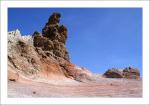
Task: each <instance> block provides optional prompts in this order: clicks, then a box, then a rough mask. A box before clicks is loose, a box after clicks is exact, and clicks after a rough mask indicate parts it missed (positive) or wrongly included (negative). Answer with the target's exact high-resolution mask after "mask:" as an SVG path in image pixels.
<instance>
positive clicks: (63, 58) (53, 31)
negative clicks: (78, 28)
mask: <svg viewBox="0 0 150 105" xmlns="http://www.w3.org/2000/svg"><path fill="white" fill-rule="evenodd" d="M60 17H61V15H60V14H59V13H53V14H52V15H51V16H50V18H49V20H48V22H47V23H46V25H45V27H44V28H43V30H42V33H39V32H34V33H33V35H32V36H22V35H21V33H20V31H19V30H16V31H12V32H8V62H9V65H8V66H11V68H12V67H13V69H14V70H15V71H16V72H17V73H18V74H19V75H24V76H25V77H27V78H30V79H37V78H43V79H47V80H50V79H65V78H70V79H73V80H77V81H82V82H83V81H85V80H92V76H91V75H92V74H91V73H90V71H88V70H85V69H83V68H80V69H79V68H76V66H74V65H72V64H71V63H70V59H69V53H68V51H67V49H66V47H65V43H66V40H67V28H66V27H65V26H63V25H60V24H59V21H60ZM9 69H10V68H8V71H9ZM11 74H12V73H11ZM8 78H9V76H8Z"/></svg>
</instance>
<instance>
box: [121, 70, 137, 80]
mask: <svg viewBox="0 0 150 105" xmlns="http://www.w3.org/2000/svg"><path fill="white" fill-rule="evenodd" d="M123 76H124V78H129V79H139V78H140V72H139V70H138V69H136V68H133V67H127V68H125V69H124V70H123Z"/></svg>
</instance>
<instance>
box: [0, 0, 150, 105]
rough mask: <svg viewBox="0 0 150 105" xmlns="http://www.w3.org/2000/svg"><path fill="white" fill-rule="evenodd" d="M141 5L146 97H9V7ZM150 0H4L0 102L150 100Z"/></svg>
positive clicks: (50, 102)
mask: <svg viewBox="0 0 150 105" xmlns="http://www.w3.org/2000/svg"><path fill="white" fill-rule="evenodd" d="M10 7H12V8H13V7H14V8H16V7H18V8H29V7H30V8H87V7H88V8H137V7H138V8H142V9H143V22H142V23H143V39H142V42H143V97H141V98H102V97H100V98H8V97H7V32H8V30H7V29H8V8H10ZM149 12H150V11H149V1H1V15H0V16H1V41H0V42H1V66H0V67H1V104H19V105H20V104H116V105H117V104H149V82H150V81H149V73H150V72H149V70H150V69H149V29H150V27H149V18H150V17H149Z"/></svg>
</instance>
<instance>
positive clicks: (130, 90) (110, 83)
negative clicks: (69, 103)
mask: <svg viewBox="0 0 150 105" xmlns="http://www.w3.org/2000/svg"><path fill="white" fill-rule="evenodd" d="M38 81H39V80H38ZM8 97H18V98H20V97H73V98H78V97H142V80H132V79H110V78H102V77H101V78H97V79H96V81H92V82H85V83H82V82H77V81H74V80H71V79H68V80H63V81H61V80H59V81H58V80H57V81H54V80H53V81H52V80H51V81H49V82H42V81H41V82H37V81H30V80H28V81H16V82H14V81H8Z"/></svg>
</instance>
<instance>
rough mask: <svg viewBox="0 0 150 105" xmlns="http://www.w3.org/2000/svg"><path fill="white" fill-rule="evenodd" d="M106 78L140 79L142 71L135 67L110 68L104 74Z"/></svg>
mask: <svg viewBox="0 0 150 105" xmlns="http://www.w3.org/2000/svg"><path fill="white" fill-rule="evenodd" d="M103 75H104V76H105V77H106V78H127V79H139V78H140V72H139V70H138V69H136V68H133V67H127V68H124V69H121V70H120V69H116V68H112V69H108V70H107V71H106V72H105V73H104V74H103Z"/></svg>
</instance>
